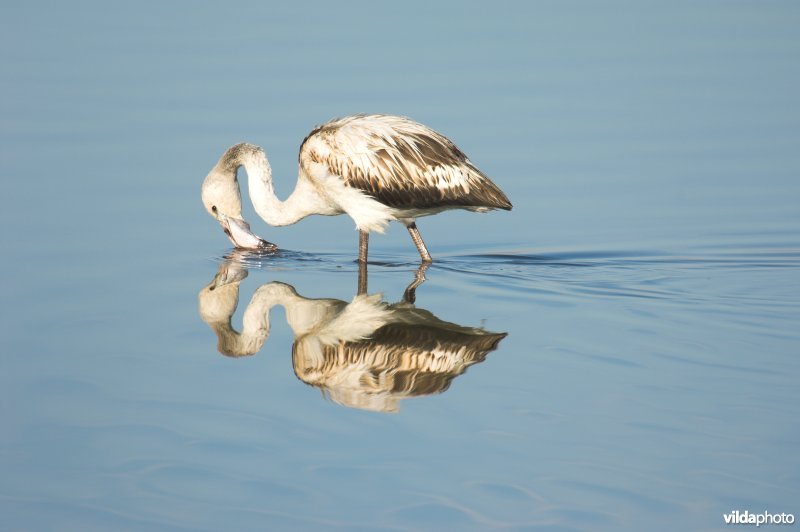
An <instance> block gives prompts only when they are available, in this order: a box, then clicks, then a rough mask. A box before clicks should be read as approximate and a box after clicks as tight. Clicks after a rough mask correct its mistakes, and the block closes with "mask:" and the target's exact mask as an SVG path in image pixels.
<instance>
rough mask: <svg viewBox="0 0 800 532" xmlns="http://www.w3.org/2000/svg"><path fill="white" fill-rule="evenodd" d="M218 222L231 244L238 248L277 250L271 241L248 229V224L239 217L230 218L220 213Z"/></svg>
mask: <svg viewBox="0 0 800 532" xmlns="http://www.w3.org/2000/svg"><path fill="white" fill-rule="evenodd" d="M218 219H219V224H220V225H221V226H222V230H223V231H225V234H226V235H228V238H229V239H230V241H231V242H233V245H234V246H236V247H237V248H239V249H253V250H257V251H277V249H278V246H276V245H275V244H273V243H272V242H267V241H266V240H264V239H263V238H261V237H259V236H257V235H256V234H254V233H253V232H252V231H250V224H248V223H247V222H245V221H244V220H240V219H239V218H231V217H230V216H225V215H224V214H221V215H220V216H219V218H218Z"/></svg>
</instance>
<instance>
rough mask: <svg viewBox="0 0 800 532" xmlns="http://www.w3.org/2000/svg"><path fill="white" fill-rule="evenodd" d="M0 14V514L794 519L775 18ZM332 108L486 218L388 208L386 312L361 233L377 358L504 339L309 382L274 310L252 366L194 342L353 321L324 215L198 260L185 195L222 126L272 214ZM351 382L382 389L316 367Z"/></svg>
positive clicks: (735, 12) (792, 50)
mask: <svg viewBox="0 0 800 532" xmlns="http://www.w3.org/2000/svg"><path fill="white" fill-rule="evenodd" d="M0 20H1V21H2V22H0V25H2V31H0V40H1V41H2V42H1V45H0V64H2V75H1V76H0V95H1V96H2V97H1V98H0V116H2V120H0V175H1V176H2V182H3V190H4V193H3V200H4V201H3V208H2V209H0V217H2V222H3V223H2V227H3V230H2V232H0V235H2V236H0V239H1V240H0V245H1V248H0V249H2V250H3V254H4V255H3V261H2V265H1V266H0V278H2V290H1V291H0V302H2V308H3V314H2V318H3V319H2V320H0V331H2V336H1V337H2V357H1V358H0V361H2V362H0V364H2V366H0V368H1V371H0V390H2V392H0V398H2V401H0V405H1V406H0V408H1V410H0V421H2V424H1V426H2V428H1V429H0V466H1V467H2V472H3V473H2V475H0V515H1V516H2V517H0V529H4V530H82V531H84V530H220V529H235V530H249V529H265V528H268V529H332V528H341V529H348V530H351V529H359V528H361V529H369V530H375V529H390V530H417V529H428V530H432V529H441V528H442V527H449V528H454V527H455V528H459V529H489V528H503V529H512V530H513V529H541V530H587V529H591V530H620V529H629V530H645V529H646V530H680V529H687V530H714V529H722V528H724V524H723V523H724V522H723V517H722V514H724V513H727V512H730V511H732V510H735V509H738V510H742V511H744V510H749V511H750V512H763V511H765V510H766V511H769V512H772V513H779V512H792V513H794V514H795V515H797V513H798V510H800V509H799V508H798V506H797V501H798V500H800V497H798V496H799V495H800V474H799V472H800V467H799V466H800V459H798V454H797V446H798V443H799V442H800V427H798V424H797V420H798V418H799V417H800V416H799V414H800V406H798V405H800V400H799V399H800V397H799V396H800V393H798V386H797V381H798V376H800V361H799V359H798V357H797V354H798V351H799V350H798V347H799V346H800V332H798V331H800V327H798V324H800V320H798V318H800V275H798V270H800V207H799V206H800V180H798V173H799V172H800V150H798V146H800V142H798V141H800V110H798V106H797V105H796V95H797V94H800V71H799V70H798V69H797V68H796V65H797V63H798V59H799V58H800V41H798V40H797V37H796V28H797V25H798V22H800V9H798V7H797V6H796V5H794V4H790V3H781V2H772V3H758V4H754V3H735V2H731V3H726V4H725V5H724V6H723V5H719V4H715V3H708V4H698V3H683V4H670V5H666V4H665V5H661V6H656V5H645V4H640V3H620V4H615V5H613V6H611V5H607V4H604V5H603V6H602V7H601V6H595V5H593V4H583V5H575V4H570V5H566V4H558V3H537V4H532V5H525V6H521V5H515V4H493V5H491V6H483V7H479V8H474V9H467V8H463V7H460V6H459V7H456V6H455V5H445V4H442V5H441V6H430V5H428V4H425V3H411V4H409V3H403V4H397V5H393V6H391V7H389V6H387V7H376V6H372V5H370V6H367V4H359V5H354V6H353V7H352V8H345V7H342V6H337V5H335V4H330V3H329V4H313V5H309V6H306V7H304V8H302V9H301V8H298V7H292V6H289V5H288V4H287V5H284V6H265V5H261V4H256V3H253V4H249V5H246V6H242V7H241V8H239V9H236V10H234V9H232V8H229V7H225V8H223V7H219V6H215V5H213V4H191V5H188V4H187V5H184V6H162V5H155V4H151V5H142V4H136V5H133V4H131V5H129V6H115V7H114V8H113V11H110V10H109V8H108V7H106V6H105V4H101V3H81V4H80V5H71V6H69V7H67V6H66V5H64V6H62V5H41V4H40V5H35V4H30V3H29V4H25V5H9V6H5V7H3V8H2V16H0ZM354 112H388V113H396V114H403V115H408V116H411V117H413V118H415V119H417V120H419V121H421V122H423V123H426V124H428V125H430V126H432V127H434V128H435V129H437V130H439V131H442V132H443V133H445V134H447V135H448V136H450V137H451V138H452V139H453V140H455V142H457V143H458V145H459V146H460V147H461V148H462V149H463V150H464V151H465V152H466V153H468V154H469V155H470V157H471V159H472V160H473V161H474V162H475V163H476V164H477V165H478V166H479V167H480V168H481V169H483V170H484V171H485V172H486V173H487V174H488V175H490V176H491V177H492V178H493V179H494V180H495V181H496V182H497V183H498V184H499V185H500V186H501V187H502V188H503V189H504V190H505V192H506V193H507V194H508V196H509V197H510V198H511V200H512V202H513V203H514V210H513V211H512V212H511V213H493V214H489V215H475V214H471V213H447V214H444V215H442V216H439V217H436V218H432V219H423V220H421V221H420V223H419V225H420V229H421V231H422V234H423V236H425V238H426V241H427V243H428V245H429V247H430V249H431V252H432V254H433V255H434V258H435V259H436V262H435V263H434V264H433V265H432V266H431V267H430V268H429V269H428V270H427V271H425V272H424V276H425V277H426V280H425V282H424V283H423V284H421V285H420V286H419V287H417V289H416V301H415V306H416V309H418V310H417V311H413V310H409V308H408V305H407V304H404V303H403V302H402V299H403V294H404V291H405V290H406V287H407V286H408V285H409V284H410V283H412V282H413V281H414V280H415V279H417V275H418V264H417V262H416V260H417V257H416V251H415V250H414V248H413V246H412V244H411V242H410V239H409V238H408V236H407V235H406V234H405V231H404V230H402V229H401V228H400V227H394V228H392V229H391V230H390V231H389V233H388V234H387V235H385V236H376V237H373V239H372V241H371V248H370V256H371V259H372V263H371V264H370V266H369V271H368V274H369V293H370V294H373V296H374V297H373V298H372V299H370V301H371V302H372V303H371V304H373V305H374V308H377V309H400V310H397V312H398V313H405V314H403V316H411V315H412V314H413V313H414V312H417V314H415V315H421V316H425V317H426V320H428V321H427V322H425V321H424V320H423V322H421V323H417V322H413V320H412V323H411V324H410V325H407V329H404V331H405V333H404V334H406V335H407V336H410V337H411V338H414V337H420V338H421V337H424V335H425V334H428V335H436V334H439V335H443V334H446V333H443V332H441V328H442V327H444V328H448V327H449V328H450V329H453V328H455V329H453V330H457V331H459V332H458V334H456V333H454V332H452V330H451V331H450V333H447V334H449V335H450V336H448V338H449V341H451V342H464V343H465V344H466V343H468V342H469V339H468V338H465V337H464V334H466V333H465V331H473V333H474V334H478V333H477V332H475V331H476V329H475V328H482V329H483V330H484V331H490V332H494V333H498V334H501V333H505V334H506V336H505V337H498V339H497V341H496V342H495V343H494V344H492V343H491V342H490V345H489V346H488V347H486V346H484V347H483V351H480V350H478V352H476V353H472V355H471V357H467V356H465V357H464V358H463V359H458V358H457V357H453V356H451V359H450V360H451V362H452V364H451V365H450V366H448V367H444V366H441V367H438V368H433V369H431V368H430V367H428V368H427V369H425V368H423V369H420V367H419V366H418V367H417V369H416V370H415V369H414V368H413V367H407V366H409V364H411V361H413V360H412V359H413V357H406V358H405V359H404V358H402V357H401V356H399V355H396V354H395V355H393V356H394V358H392V357H391V356H390V357H388V358H386V359H385V360H384V362H383V364H384V365H383V366H380V363H381V360H383V359H379V357H377V356H373V358H372V359H371V360H372V362H371V363H372V364H373V365H372V366H370V365H369V364H362V366H360V367H359V368H355V369H353V367H352V365H348V364H347V363H346V362H347V360H344V361H341V360H340V361H338V362H336V361H331V360H329V361H328V366H327V367H328V368H329V369H330V371H329V373H327V374H325V375H326V376H327V377H329V380H327V381H325V382H320V381H319V380H316V381H315V380H314V378H315V377H314V375H316V374H315V373H313V372H312V371H311V370H313V369H314V368H315V367H316V366H314V365H313V364H312V362H314V360H315V359H313V357H311V358H306V359H303V358H302V357H300V356H297V357H295V358H293V356H292V349H293V346H294V348H295V351H298V350H299V351H302V350H303V349H305V350H306V351H302V352H303V353H307V352H313V350H312V351H308V348H309V346H312V347H313V345H315V344H314V341H316V340H315V338H317V337H315V336H314V335H310V336H309V335H307V334H306V335H304V334H303V332H302V331H301V332H300V334H299V335H298V333H297V331H295V330H294V329H293V328H292V327H291V326H290V324H289V323H288V322H287V317H288V318H290V321H291V319H293V318H292V316H294V314H292V313H291V311H287V310H285V309H284V308H283V307H281V306H276V307H274V308H273V310H272V311H271V314H270V315H269V317H270V320H269V326H270V329H269V335H268V337H267V336H266V335H264V334H263V331H262V333H259V334H260V336H257V338H255V340H254V341H256V343H258V342H263V343H262V344H261V345H260V346H259V345H256V347H257V348H258V349H257V353H256V354H254V355H252V356H242V357H238V358H231V357H227V356H222V355H221V354H220V353H219V351H218V349H217V348H218V341H219V340H218V336H217V333H218V332H219V331H220V330H222V329H220V328H219V327H218V328H217V329H214V327H213V325H214V323H217V325H219V323H222V324H223V325H224V324H225V323H227V321H226V320H227V318H228V316H229V315H230V316H231V325H232V327H233V329H235V330H236V331H242V330H243V325H242V320H243V319H244V317H245V308H246V307H247V306H248V305H249V304H250V302H251V300H252V299H253V296H254V295H255V294H256V291H257V290H258V289H259V287H263V286H267V288H266V289H264V290H268V289H269V288H270V287H272V288H275V287H282V288H281V289H286V290H288V289H289V288H291V290H293V291H294V292H296V293H297V297H298V301H301V302H306V303H307V305H310V306H307V307H304V308H313V309H324V308H329V309H334V310H336V311H339V310H342V309H346V308H348V306H349V305H350V304H353V302H354V297H355V296H356V292H357V288H358V274H359V272H358V268H357V266H356V264H355V263H354V262H353V258H354V256H355V253H356V244H357V238H356V234H355V233H354V232H353V230H352V227H353V226H352V222H351V221H349V220H348V219H346V218H344V217H339V218H331V219H322V218H310V219H306V220H304V221H303V222H302V223H300V224H298V225H296V226H293V227H288V228H281V229H270V228H266V227H265V226H264V225H263V224H262V223H260V221H258V220H257V217H256V216H255V214H254V213H253V211H252V208H250V207H248V208H247V210H246V213H245V214H246V215H247V216H248V218H249V219H250V220H251V221H252V222H253V226H254V228H255V229H256V230H257V231H258V232H259V233H261V234H262V236H264V237H265V238H267V239H269V240H271V241H274V242H276V243H278V244H279V245H280V246H281V247H282V251H281V252H280V253H279V254H278V255H275V256H267V257H254V256H244V257H234V259H233V260H226V259H225V257H226V256H227V255H229V253H230V250H229V248H228V247H227V241H226V239H225V238H224V236H223V235H222V233H221V232H220V231H219V229H218V227H217V225H216V224H215V223H214V222H213V221H212V220H211V219H210V218H209V217H208V216H207V215H206V214H205V212H204V211H203V209H202V206H201V204H200V201H199V185H200V182H201V180H202V178H203V177H204V176H205V174H206V173H207V171H208V170H209V169H210V168H211V166H212V165H213V164H214V162H215V161H216V160H217V158H218V157H219V155H220V154H221V153H222V151H223V150H224V149H225V148H226V147H227V146H229V145H231V144H233V143H235V142H237V141H240V140H247V141H250V142H254V143H257V144H261V145H264V146H265V147H266V149H267V153H268V155H269V156H270V160H271V162H272V166H273V169H274V171H275V175H276V188H277V191H278V194H279V195H280V196H286V195H287V194H288V193H289V191H290V190H291V187H292V185H293V180H294V176H295V175H296V150H297V147H298V146H299V142H300V140H301V139H302V138H303V136H304V135H305V134H306V133H307V132H308V131H309V130H310V128H311V127H312V126H313V125H315V124H317V123H319V122H321V121H324V120H326V119H328V118H331V117H333V116H342V115H346V114H349V113H354ZM220 271H223V272H228V273H227V274H226V275H228V276H227V277H224V280H223V282H221V286H220V289H219V291H218V292H217V293H216V294H215V295H214V296H213V297H218V295H219V294H222V296H224V297H219V298H218V299H216V300H214V301H216V303H214V301H212V303H214V305H215V306H212V307H211V309H212V310H213V311H214V312H216V314H214V313H213V312H212V313H211V314H209V309H208V307H204V306H203V305H204V304H203V301H204V299H203V297H204V296H203V295H202V294H204V293H205V294H206V295H208V291H207V290H208V289H207V287H208V286H209V284H210V283H212V281H214V279H215V277H216V276H217V274H218V273H219V272H220ZM245 274H246V276H245ZM218 279H219V278H218ZM204 291H205V292H204ZM237 292H238V305H237V306H236V307H235V309H234V307H233V306H232V303H235V302H236V299H235V296H236V293H237ZM262 292H263V291H262ZM226 298H227V299H226ZM320 299H323V300H326V301H327V304H329V306H328V307H322V306H319V304H320V303H319V301H316V302H315V300H320ZM258 300H259V299H258V298H256V301H258ZM309 301H310V302H309ZM206 302H207V301H206ZM298 308H299V307H298ZM350 308H351V310H352V307H350ZM342 311H343V310H342ZM315 312H318V313H319V314H314V316H317V318H315V319H319V320H320V321H318V322H314V323H323V321H324V319H327V318H326V316H328V315H327V314H325V313H324V312H323V311H322V310H315ZM409 312H411V313H412V314H409ZM287 313H288V314H287ZM428 313H429V314H428ZM289 314H291V316H289ZM398 315H399V314H398ZM431 316H434V317H435V318H433V317H431ZM204 319H205V320H206V321H204ZM214 319H220V320H222V321H221V322H214V321H213V320H214ZM408 319H411V318H408ZM435 320H441V322H439V321H435ZM207 321H210V322H211V325H212V326H209V323H207ZM442 322H444V323H446V324H449V325H442ZM425 323H436V324H438V327H439V329H437V328H436V327H432V326H431V327H430V329H435V330H426V331H427V332H425V333H423V332H419V331H422V330H423V329H421V327H423V326H424V324H425ZM294 325H295V326H297V323H294ZM409 331H410V332H409ZM437 331H438V332H437ZM393 334H397V335H400V333H397V332H396V331H395V333H393ZM231 338H234V339H235V338H236V337H235V336H232V337H231ZM382 338H383V340H382V341H383V342H384V343H383V344H382V345H383V347H384V348H387V346H389V347H392V346H395V347H394V348H396V345H397V344H392V343H391V342H390V340H391V339H392V338H394V337H391V335H389V334H388V333H386V334H384V336H383V337H382ZM392 341H394V340H392ZM347 345H348V346H349V347H352V348H353V349H355V347H353V345H352V344H347ZM470 345H471V344H470ZM259 347H260V348H259ZM356 347H359V346H356ZM359 348H361V349H362V350H363V351H366V352H369V353H373V354H374V353H375V350H374V349H375V348H374V346H372V347H371V346H370V345H366V346H365V345H360V347H359ZM370 349H372V351H370ZM467 351H469V350H468V349H465V350H464V353H466V354H468V353H467ZM371 356H372V355H371ZM326 360H327V359H326ZM386 360H388V362H386ZM414 360H416V359H414ZM304 361H305V362H304ZM392 361H394V364H395V366H394V367H393V368H392V367H390V366H391V364H390V362H392ZM351 362H352V360H351ZM362 362H363V360H362ZM401 362H402V364H406V366H402V364H401ZM303 363H305V365H303ZM387 364H388V366H387ZM400 366H402V367H400ZM376 367H379V368H380V369H378V370H376V369H375V368H376ZM403 368H405V369H403ZM370 370H372V371H374V372H377V373H373V376H374V375H375V374H380V371H384V378H385V379H390V380H391V379H395V380H394V381H392V382H395V383H397V386H395V387H394V388H392V390H393V391H391V390H390V391H388V392H387V389H386V387H384V388H382V387H381V385H380V382H379V381H376V380H375V379H374V378H367V377H364V379H362V380H359V378H356V380H355V383H356V384H358V383H362V384H364V385H365V388H366V385H367V384H369V385H370V386H372V388H368V389H362V388H359V387H358V386H355V387H354V386H353V381H352V379H351V380H347V379H346V378H344V377H346V376H350V377H352V376H353V375H363V373H358V371H362V372H363V371H366V372H367V373H369V371H370ZM401 370H403V371H405V373H402V371H401ZM423 370H424V371H423ZM415 371H416V372H417V373H415ZM348 372H350V373H348ZM426 372H427V373H426ZM339 377H342V378H340V379H339V380H338V381H337V380H336V378H339ZM303 379H305V380H303ZM331 379H332V380H331ZM370 379H372V380H370ZM403 379H405V380H403ZM415 379H416V380H415ZM425 379H427V380H425ZM312 381H313V382H312ZM417 381H418V382H417ZM423 384H424V386H423ZM348 386H349V388H348ZM415 386H416V387H415ZM382 410H388V411H392V412H393V413H392V412H383V411H382Z"/></svg>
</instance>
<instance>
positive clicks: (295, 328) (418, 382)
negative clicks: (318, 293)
mask: <svg viewBox="0 0 800 532" xmlns="http://www.w3.org/2000/svg"><path fill="white" fill-rule="evenodd" d="M239 253H242V252H234V254H233V255H232V256H230V257H229V258H228V259H227V260H226V261H225V262H224V263H222V264H221V265H220V267H219V271H218V272H217V275H216V276H215V277H214V279H213V280H212V281H211V283H210V284H208V285H207V286H205V287H204V288H203V289H202V290H201V291H200V293H199V294H198V309H199V311H200V316H201V318H202V319H203V321H205V322H206V323H207V324H208V325H209V326H210V327H211V329H212V330H213V331H214V333H215V334H216V336H217V340H218V344H217V348H218V350H219V352H220V353H222V354H223V355H226V356H230V357H244V356H252V355H255V354H256V353H258V352H259V351H261V349H262V348H263V346H264V344H265V342H266V341H267V339H268V338H269V334H270V328H271V320H270V311H271V309H272V308H274V307H275V306H283V307H284V309H285V315H286V320H287V322H288V324H289V326H290V327H291V329H292V332H293V333H294V342H293V344H292V365H293V366H294V372H295V375H296V376H297V378H298V379H300V380H301V381H303V382H305V383H306V384H309V385H312V386H314V387H316V388H319V389H320V390H321V391H322V393H323V395H324V396H326V397H328V398H330V399H332V400H333V401H334V402H336V403H338V404H341V405H344V406H348V407H352V408H361V409H366V410H374V411H381V412H396V411H397V410H399V404H400V401H401V400H403V399H406V398H408V397H418V396H425V395H432V394H438V393H442V392H444V391H445V390H447V389H448V388H449V386H450V383H451V382H452V381H453V379H455V378H456V377H458V376H459V375H461V374H463V373H464V372H465V371H466V370H467V368H468V367H470V366H472V365H474V364H479V363H481V362H483V361H484V360H485V359H486V356H487V355H488V354H489V353H490V352H491V351H494V350H495V349H497V347H498V346H499V344H500V342H501V341H502V340H503V339H504V338H505V337H506V336H507V333H505V332H502V333H495V332H490V331H487V330H485V329H483V328H478V327H468V326H462V325H459V324H456V323H451V322H447V321H444V320H441V319H439V318H438V317H436V316H435V315H434V314H433V313H431V312H430V311H428V310H425V309H423V308H419V307H416V306H415V305H414V303H413V299H414V290H415V289H416V287H417V286H418V285H419V282H420V281H419V277H418V276H417V277H416V278H415V280H414V281H412V283H411V284H410V285H409V287H408V288H407V289H406V292H405V294H404V295H403V300H402V301H400V302H398V303H393V304H390V303H387V302H386V301H384V300H383V298H382V296H381V294H371V295H370V294H366V293H359V294H357V295H356V296H355V297H354V298H353V299H352V301H350V302H347V301H342V300H340V299H333V298H309V297H304V296H302V295H300V294H298V293H297V291H296V290H295V288H294V287H293V286H291V285H288V284H285V283H282V282H279V281H272V282H268V283H265V284H263V285H261V286H260V287H259V288H258V289H256V291H255V293H254V294H253V296H252V298H251V300H250V302H249V303H248V305H247V307H246V308H245V310H244V313H243V316H242V327H241V330H239V331H237V330H236V329H234V327H233V324H232V317H233V315H234V314H235V313H236V308H237V306H238V304H239V285H240V284H241V282H242V281H243V280H244V279H245V278H246V277H247V269H246V267H244V266H243V265H242V264H240V263H239V262H238V258H239V257H241V256H242V255H239ZM424 266H425V264H424V263H423V265H421V266H420V268H423V267H424ZM365 275H366V272H365Z"/></svg>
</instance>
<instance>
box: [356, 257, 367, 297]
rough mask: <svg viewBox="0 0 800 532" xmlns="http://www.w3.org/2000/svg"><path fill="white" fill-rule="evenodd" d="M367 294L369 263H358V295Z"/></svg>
mask: <svg viewBox="0 0 800 532" xmlns="http://www.w3.org/2000/svg"><path fill="white" fill-rule="evenodd" d="M366 293H367V263H366V262H361V261H359V262H358V295H364V294H366Z"/></svg>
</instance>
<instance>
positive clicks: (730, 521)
mask: <svg viewBox="0 0 800 532" xmlns="http://www.w3.org/2000/svg"><path fill="white" fill-rule="evenodd" d="M722 518H723V519H725V524H726V525H756V526H761V525H793V524H794V514H787V513H780V514H771V513H769V512H766V511H765V512H762V513H760V514H753V513H750V512H748V511H747V510H745V511H744V512H740V511H739V510H734V511H732V512H730V513H727V514H722Z"/></svg>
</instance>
